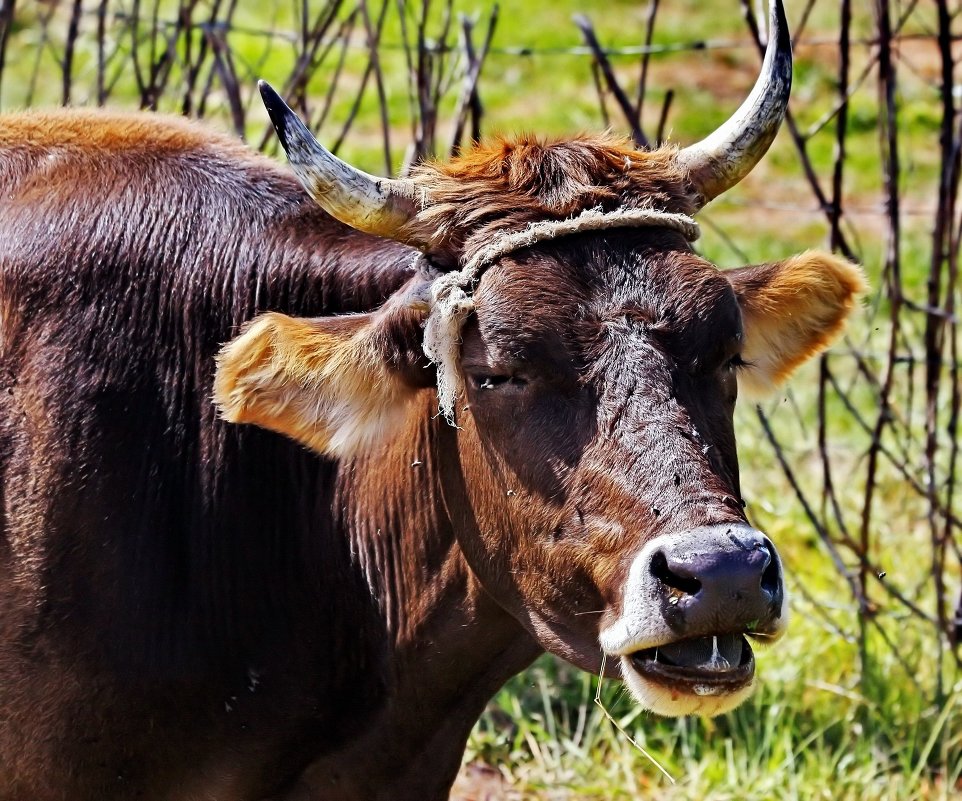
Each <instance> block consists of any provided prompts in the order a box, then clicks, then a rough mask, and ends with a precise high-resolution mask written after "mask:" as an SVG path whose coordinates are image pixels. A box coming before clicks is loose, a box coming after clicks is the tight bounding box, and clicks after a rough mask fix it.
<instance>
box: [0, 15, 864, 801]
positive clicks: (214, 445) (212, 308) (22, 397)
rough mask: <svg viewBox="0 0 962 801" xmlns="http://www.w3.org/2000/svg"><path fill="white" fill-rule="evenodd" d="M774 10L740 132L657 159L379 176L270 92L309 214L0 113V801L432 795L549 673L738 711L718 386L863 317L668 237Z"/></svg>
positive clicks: (710, 189) (854, 285)
mask: <svg viewBox="0 0 962 801" xmlns="http://www.w3.org/2000/svg"><path fill="white" fill-rule="evenodd" d="M773 21H774V25H775V27H774V28H773V30H774V33H773V35H772V37H771V38H772V40H773V44H771V45H770V48H769V56H768V59H767V60H766V65H767V66H766V69H765V72H764V75H763V78H762V79H761V80H760V84H759V85H760V86H761V87H762V88H761V90H759V89H758V87H756V92H755V93H753V97H754V100H752V98H750V99H749V101H750V102H749V103H748V106H749V107H748V112H750V113H748V115H747V119H748V122H747V123H746V121H745V118H746V113H745V108H746V107H743V109H742V112H741V113H742V118H741V120H740V121H739V120H736V122H734V123H731V124H729V126H728V127H727V128H726V129H723V130H722V131H721V132H720V133H718V134H716V135H714V136H713V137H711V138H709V140H706V142H705V143H703V144H702V145H700V146H697V147H693V148H688V149H686V150H683V151H676V150H672V149H664V150H659V151H655V152H652V153H644V152H637V151H635V150H633V149H632V148H630V147H629V146H628V145H626V144H625V143H623V142H619V141H616V140H614V139H611V138H604V137H582V138H579V139H574V140H568V141H558V142H549V143H545V142H541V141H538V140H535V139H525V140H520V141H514V142H509V141H503V142H497V143H494V144H492V145H489V146H485V147H479V148H477V149H476V150H475V151H473V152H472V153H469V154H467V155H466V156H464V157H462V158H460V159H456V160H455V161H453V162H452V163H450V164H443V165H426V166H423V167H422V168H420V169H419V171H418V172H417V173H416V175H415V176H414V177H413V178H412V179H410V180H409V181H388V180H383V179H374V178H372V177H371V176H367V175H365V174H364V173H360V172H358V171H356V170H353V168H350V167H349V166H348V165H345V164H343V162H339V161H337V160H336V159H334V158H333V157H332V156H330V154H328V153H327V152H326V151H324V150H323V148H321V147H320V146H319V145H318V144H317V143H316V142H314V141H313V140H312V139H311V138H310V136H309V134H307V133H306V130H305V129H303V127H302V126H300V125H299V123H298V121H297V120H296V118H295V117H294V116H293V115H292V114H291V113H290V111H289V110H288V109H286V107H284V106H283V104H282V103H281V101H280V100H279V98H277V97H276V95H274V94H273V93H272V92H271V91H270V90H269V89H267V88H265V89H264V93H265V99H266V100H267V103H268V108H269V110H270V112H271V115H272V118H273V119H274V122H275V125H276V127H277V128H278V132H279V134H280V135H281V138H282V141H283V143H284V145H285V147H286V148H287V150H288V153H289V155H290V157H291V160H292V162H293V163H294V165H295V168H296V169H297V172H298V174H299V177H300V178H301V181H302V183H303V185H304V186H305V187H306V188H307V190H308V192H307V193H305V191H304V190H303V189H302V188H301V186H299V185H298V183H297V182H296V181H295V179H294V178H293V176H290V175H289V174H288V173H287V171H285V170H282V169H281V168H280V167H278V166H276V165H274V164H273V163H272V162H270V161H268V160H266V159H263V158H261V157H259V156H257V155H254V154H252V153H250V152H249V151H248V150H247V149H246V148H244V147H243V146H242V145H240V144H239V143H236V142H233V141H232V140H230V139H228V138H226V137H223V136H220V135H217V134H214V133H212V132H210V131H208V130H206V129H204V128H202V127H200V126H197V125H194V124H191V123H188V122H185V121H183V120H175V119H168V118H163V117H158V116H147V115H122V114H111V113H93V112H83V111H63V112H51V113H47V114H43V113H35V114H23V115H16V116H8V117H5V118H0V188H2V192H0V389H2V391H0V487H2V514H3V518H2V533H0V801H25V799H30V801H110V800H112V799H117V800H118V801H119V800H120V799H123V800H124V801H127V800H128V799H145V801H192V800H193V799H197V800H198V801H200V799H212V800H215V801H228V800H229V801H247V800H250V801H258V800H259V799H284V801H315V800H316V801H322V800H323V801H338V800H340V799H343V800H345V801H346V800H347V799H392V800H393V801H402V800H403V799H418V801H428V800H429V799H441V798H444V797H445V796H446V794H447V792H448V788H449V787H450V785H451V782H452V781H453V779H454V776H455V774H456V772H457V770H458V766H459V764H460V759H461V755H462V751H463V748H464V743H465V741H466V738H467V736H468V733H469V731H470V729H471V727H472V725H473V724H474V722H475V720H476V719H477V717H478V715H479V714H480V712H481V710H482V708H483V706H484V704H485V703H486V701H487V700H488V699H489V698H490V697H491V695H492V694H493V693H494V692H495V690H496V689H497V688H498V687H500V686H501V684H502V683H503V682H504V681H505V680H506V679H507V678H508V677H510V676H511V675H513V674H515V673H517V672H518V671H519V670H521V669H523V668H524V667H525V666H526V665H528V664H529V663H530V662H531V661H532V660H533V659H534V658H535V657H536V656H537V655H538V654H539V653H542V652H543V651H544V650H546V649H547V650H549V651H551V652H553V653H555V654H557V655H559V656H561V657H563V658H565V659H568V660H569V661H571V662H573V663H574V664H576V665H578V666H580V667H582V668H584V669H586V670H591V671H595V672H597V671H599V670H601V669H602V664H603V661H604V664H605V665H606V668H605V669H606V671H607V673H608V675H609V676H612V677H620V678H624V679H625V680H626V681H627V683H628V686H629V688H630V689H631V691H632V693H633V695H634V696H635V698H636V699H637V700H638V701H639V702H640V703H642V704H644V705H645V706H646V707H647V708H649V709H652V710H654V711H656V712H659V713H662V714H688V713H693V712H701V713H705V714H715V713H718V712H721V711H724V710H726V709H729V708H731V707H732V706H734V705H735V704H737V703H738V702H739V701H740V700H742V699H743V698H744V697H745V696H746V695H747V694H748V693H749V692H750V690H751V687H752V684H753V681H754V659H753V656H752V650H751V647H750V646H749V640H748V639H746V637H749V638H751V637H754V638H756V639H766V638H767V639H773V638H775V637H777V636H778V635H779V634H780V633H781V632H782V630H783V629H784V623H785V616H786V612H785V599H784V589H783V574H782V566H781V563H780V561H779V558H778V556H777V554H776V552H775V548H774V545H773V544H772V543H771V542H770V541H769V540H768V539H767V538H766V537H765V536H764V535H763V534H762V533H761V532H758V531H756V530H755V529H753V528H752V527H751V526H750V525H749V523H748V522H747V520H746V518H745V515H744V511H743V504H742V502H741V491H740V487H739V480H738V466H737V460H736V455H735V442H734V432H733V424H732V411H733V406H734V402H735V396H736V392H737V386H738V384H739V383H742V384H745V385H746V386H748V387H749V388H754V389H758V388H764V387H767V386H771V385H774V384H775V383H777V382H778V381H780V380H781V379H782V378H784V376H785V375H787V373H789V372H790V371H791V370H792V369H793V368H794V367H795V366H796V365H797V364H798V363H800V362H801V361H803V360H804V359H805V358H807V357H808V356H810V355H812V354H813V353H816V352H818V351H819V350H820V349H821V348H823V347H825V346H826V345H827V344H828V342H829V341H830V339H831V338H832V337H833V336H834V335H835V334H836V333H837V332H838V330H839V329H840V327H841V326H842V324H843V322H844V319H845V316H846V315H847V313H848V311H849V310H850V308H851V307H852V304H853V302H854V298H855V296H856V294H857V293H858V291H859V290H860V289H861V277H860V274H859V272H858V271H857V270H856V269H855V268H854V267H852V266H851V265H848V264H847V263H845V262H842V261H840V260H837V259H835V258H833V257H831V256H828V255H825V254H816V253H808V254H804V255H802V256H798V257H794V258H790V259H788V260H786V261H784V262H779V263H773V264H768V265H759V266H755V267H747V268H743V269H739V270H733V271H729V272H724V273H723V272H719V271H718V270H717V269H715V268H714V267H713V266H712V265H711V264H709V263H707V262H706V261H704V260H703V259H702V258H700V257H699V256H698V255H697V254H696V253H695V252H694V251H693V249H692V247H691V245H690V242H689V240H690V239H691V237H692V233H691V231H692V230H693V224H691V223H690V221H688V222H685V220H688V217H687V215H691V214H693V213H695V212H696V211H697V209H698V208H699V206H700V205H702V204H703V203H704V202H707V201H708V200H710V199H711V198H712V197H714V196H715V195H717V194H718V193H719V192H721V191H724V189H726V188H727V187H728V186H730V185H731V184H732V183H734V182H736V181H737V180H738V179H739V178H740V177H742V175H744V173H745V172H747V170H748V169H750V167H751V165H752V164H754V162H755V161H757V160H758V158H759V157H760V156H761V153H762V152H764V149H765V147H767V145H768V143H769V142H770V141H771V138H772V137H773V136H774V129H775V128H777V119H780V117H781V114H782V113H783V111H784V99H785V97H786V96H787V86H781V85H780V84H779V83H778V80H777V79H778V77H779V71H781V72H782V73H784V68H785V65H784V58H785V57H786V56H785V53H786V52H787V31H785V29H784V20H783V18H782V17H781V10H780V7H778V6H776V8H775V10H774V16H773ZM779 48H781V58H782V61H778V58H779V52H778V49H779ZM773 54H774V55H773ZM788 69H789V70H790V66H789V68H788ZM766 81H767V83H766ZM784 82H785V81H784V74H783V75H782V83H783V84H784ZM773 87H774V88H773ZM779 87H780V88H779ZM775 89H777V90H778V91H775ZM773 93H774V94H776V95H779V97H781V99H780V100H778V101H777V102H776V103H775V110H774V111H772V110H771V107H772V102H773V101H772V95H773ZM736 116H737V115H736ZM776 118H777V119H776ZM733 126H734V127H733ZM746 126H747V127H746ZM753 126H754V128H753ZM311 196H313V200H312V198H311ZM315 200H316V201H317V202H318V203H320V204H321V205H322V206H323V207H324V209H325V210H326V211H325V210H322V209H320V208H318V207H317V205H315V202H314V201H315ZM647 210H653V211H652V214H651V215H649V214H648V211H647ZM585 215H595V216H585ZM649 217H650V219H649ZM580 219H584V220H588V219H592V220H594V219H600V220H601V221H602V223H603V224H600V225H598V226H595V227H594V228H592V227H591V226H588V225H585V226H583V230H574V231H572V230H571V225H570V222H565V221H571V220H580ZM627 220H632V221H634V222H633V223H632V224H628V223H627V222H626V221H627ZM638 220H643V221H644V220H647V222H644V223H643V224H639V223H638ZM679 220H682V222H678V221H679ZM544 224H546V225H547V226H548V227H547V228H544V227H542V228H539V229H537V230H539V231H547V232H548V234H546V235H544V236H542V237H541V238H540V239H538V238H537V237H533V236H532V237H531V238H529V239H525V238H524V236H522V237H521V239H519V240H517V241H516V240H515V239H507V238H504V237H510V236H512V235H517V234H519V232H521V233H523V232H525V231H529V230H534V229H532V228H530V226H537V225H544ZM552 226H554V227H552ZM575 227H576V228H577V227H578V226H577V225H576V226H575ZM492 242H494V243H495V244H497V243H501V244H502V245H504V246H503V247H501V249H500V250H498V249H497V248H495V249H494V250H493V251H492V253H494V254H495V255H494V256H493V257H492V258H491V259H489V260H487V261H483V260H479V259H476V258H475V256H476V254H478V253H479V252H480V251H481V250H482V249H483V248H484V247H486V246H490V245H491V243H492ZM525 242H527V244H525ZM504 243H514V244H513V245H512V246H511V247H507V246H506V245H505V244H504ZM472 259H474V261H472ZM466 264H467V265H472V264H473V265H474V266H475V267H476V268H477V269H474V270H473V272H472V273H471V275H470V276H468V278H467V279H465V280H462V278H464V276H461V277H458V276H457V275H456V273H457V271H458V270H459V269H461V268H462V267H464V265H466ZM445 275H450V276H454V278H455V279H457V280H454V279H452V280H449V281H447V283H446V284H444V282H440V283H439V280H440V279H439V277H440V276H445ZM468 279H469V280H468ZM442 285H444V286H445V287H446V289H445V290H444V291H445V292H448V293H449V292H451V291H452V290H454V289H456V290H457V291H458V292H460V293H461V294H460V295H458V296H457V297H458V298H460V300H459V301H458V303H460V305H457V304H454V305H451V303H448V305H445V303H446V302H447V301H448V300H450V297H451V296H450V295H444V296H443V297H442V295H443V293H442V292H441V291H440V289H439V287H441V286H442ZM446 299H447V300H446ZM452 309H454V312H452V311H451V310H452ZM442 312H443V313H444V314H448V315H449V316H450V314H453V313H456V314H458V315H460V316H458V317H456V318H451V319H454V320H455V323H456V324H455V325H453V326H452V325H448V326H447V328H445V326H444V325H442V323H444V319H439V318H438V315H439V314H441V313H442ZM451 319H448V322H451ZM425 326H427V329H428V331H429V332H431V334H430V335H431V336H432V337H434V340H433V341H434V344H433V346H432V347H430V348H428V352H429V353H430V354H431V355H432V359H433V360H434V364H432V363H431V362H429V360H428V359H427V358H426V357H425V342H424V338H425V336H426V334H425ZM445 331H447V332H448V333H447V334H445ZM439 332H440V333H439ZM452 332H453V334H452ZM445 336H447V339H445ZM224 343H228V344H226V345H224ZM445 348H447V349H446V350H445ZM215 373H216V375H215ZM439 381H440V382H441V384H442V387H443V388H444V390H445V391H444V392H442V395H441V398H442V408H443V411H445V412H446V414H447V416H449V417H450V418H451V419H452V421H453V422H455V423H456V425H450V424H449V422H448V421H447V420H446V419H445V416H443V415H439V414H438V397H439V395H438V383H439ZM452 399H453V403H452V402H451V400H452ZM213 401H216V404H217V407H218V408H219V410H220V419H219V417H218V411H217V408H215V403H214V402H213ZM235 423H251V424H254V425H235ZM262 429H271V430H270V431H265V430H262ZM276 432H280V434H283V435H285V436H279V435H278V433H276ZM292 440H294V441H292ZM305 446H306V447H305Z"/></svg>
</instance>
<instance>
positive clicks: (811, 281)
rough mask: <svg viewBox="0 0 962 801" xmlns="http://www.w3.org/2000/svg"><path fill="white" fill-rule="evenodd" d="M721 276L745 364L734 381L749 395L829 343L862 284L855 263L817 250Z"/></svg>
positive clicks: (763, 390)
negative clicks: (739, 325)
mask: <svg viewBox="0 0 962 801" xmlns="http://www.w3.org/2000/svg"><path fill="white" fill-rule="evenodd" d="M725 275H726V276H727V278H728V279H729V281H731V284H732V286H733V287H734V288H735V294H736V296H737V297H738V303H739V305H740V306H741V310H742V319H743V322H744V330H745V343H744V347H743V349H742V358H743V359H744V360H745V361H746V362H747V363H748V364H749V367H748V368H747V369H745V370H743V371H741V373H740V374H739V378H738V384H739V389H741V390H743V391H744V392H745V394H746V395H748V397H750V398H760V397H763V396H764V395H765V394H767V393H770V392H771V391H772V390H774V389H775V388H776V387H777V386H778V384H780V383H781V382H782V381H783V380H784V379H786V378H787V377H788V376H789V375H790V374H791V372H792V371H793V370H794V369H795V368H796V367H798V366H799V365H800V364H801V363H802V362H804V361H805V360H806V359H809V358H810V357H812V356H815V355H816V354H818V353H820V352H821V351H823V350H824V349H825V348H827V347H828V346H829V345H831V344H832V342H833V341H834V340H835V338H836V337H837V336H838V335H839V334H840V333H841V331H842V329H843V328H844V327H845V321H846V320H847V319H848V316H849V314H850V313H851V311H852V309H853V308H854V307H855V305H856V303H857V301H858V297H859V295H860V294H862V293H863V292H864V291H865V290H866V288H867V285H866V283H865V277H864V275H863V274H862V271H861V270H860V269H859V268H858V267H856V266H855V265H854V264H851V263H850V262H847V261H845V260H844V259H840V258H838V257H837V256H833V255H831V254H829V253H822V252H819V251H808V252H806V253H802V254H801V255H798V256H793V257H792V258H790V259H786V260H785V261H780V262H772V263H770V264H759V265H755V266H752V267H742V268H740V269H737V270H729V271H727V272H726V273H725Z"/></svg>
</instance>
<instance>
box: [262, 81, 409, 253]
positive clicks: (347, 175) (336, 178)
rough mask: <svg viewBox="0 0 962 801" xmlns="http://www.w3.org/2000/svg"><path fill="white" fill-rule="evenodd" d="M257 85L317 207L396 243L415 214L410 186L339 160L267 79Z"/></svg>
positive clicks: (299, 176)
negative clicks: (402, 229) (368, 172)
mask: <svg viewBox="0 0 962 801" xmlns="http://www.w3.org/2000/svg"><path fill="white" fill-rule="evenodd" d="M257 86H258V88H259V89H260V91H261V97H262V98H263V100H264V105H265V106H266V107H267V113H268V114H269V115H270V118H271V122H272V123H273V124H274V130H275V131H277V136H278V138H279V139H280V140H281V144H282V145H283V146H284V151H285V152H286V153H287V158H288V160H289V161H290V163H291V166H292V167H293V168H294V172H295V173H296V174H297V177H298V178H299V179H300V181H301V183H302V184H303V185H304V188H305V189H306V190H307V192H308V194H309V195H310V196H311V197H312V198H314V200H315V201H317V203H318V205H320V207H321V208H322V209H324V211H326V212H327V213H328V214H330V215H331V216H332V217H336V218H337V219H338V220H340V221H341V222H342V223H345V224H346V225H350V226H351V227H352V228H356V229H357V230H358V231H364V232H366V233H369V234H376V235H377V236H383V237H386V238H388V239H400V238H401V237H399V236H398V233H399V231H400V229H401V228H402V227H403V226H404V224H405V223H407V222H408V221H409V220H410V219H411V218H412V217H413V216H414V215H415V214H416V213H417V206H416V204H415V201H414V198H415V195H416V187H415V185H414V183H413V182H412V181H404V180H394V179H391V178H376V177H375V176H373V175H368V174H367V173H366V172H364V171H362V170H359V169H357V168H355V167H352V166H351V165H350V164H348V163H347V162H344V161H341V160H340V159H339V158H338V157H337V156H335V155H334V154H333V153H331V152H330V151H329V150H328V149H327V148H325V147H324V146H323V145H321V143H320V142H318V141H317V140H316V139H315V138H314V135H313V134H312V133H311V132H310V131H309V130H308V128H307V126H306V125H305V124H304V123H303V122H301V120H300V118H299V117H298V116H297V115H296V114H295V113H294V112H293V111H291V109H290V108H289V107H288V105H287V104H286V103H285V102H284V101H283V100H282V99H281V96H280V95H279V94H277V92H275V91H274V89H273V88H272V87H271V86H270V85H269V84H268V83H267V82H266V81H258V83H257Z"/></svg>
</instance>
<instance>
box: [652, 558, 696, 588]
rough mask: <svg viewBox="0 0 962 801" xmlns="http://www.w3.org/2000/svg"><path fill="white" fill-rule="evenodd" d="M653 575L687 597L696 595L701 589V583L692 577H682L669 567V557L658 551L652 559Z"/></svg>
mask: <svg viewBox="0 0 962 801" xmlns="http://www.w3.org/2000/svg"><path fill="white" fill-rule="evenodd" d="M651 575H653V576H654V577H655V578H656V579H658V580H659V581H660V582H661V583H662V584H666V585H667V586H669V587H671V588H672V589H673V590H678V591H679V592H683V593H685V594H686V595H695V594H697V593H698V591H699V590H700V589H701V582H700V581H699V580H698V579H696V578H692V577H691V576H680V575H678V573H675V572H673V571H672V569H671V568H670V567H668V557H666V556H665V554H664V552H662V551H657V552H656V553H655V555H654V556H652V557H651Z"/></svg>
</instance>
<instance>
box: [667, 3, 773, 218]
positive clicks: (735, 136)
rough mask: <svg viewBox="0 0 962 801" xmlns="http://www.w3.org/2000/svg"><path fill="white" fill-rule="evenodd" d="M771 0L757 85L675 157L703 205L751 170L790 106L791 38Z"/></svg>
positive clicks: (767, 146)
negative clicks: (716, 125) (723, 120)
mask: <svg viewBox="0 0 962 801" xmlns="http://www.w3.org/2000/svg"><path fill="white" fill-rule="evenodd" d="M769 5H770V9H769V20H770V21H769V26H768V47H767V48H766V50H765V61H764V63H763V64H762V72H761V75H760V76H759V78H758V81H757V82H756V83H755V88H754V89H752V92H751V94H750V95H749V96H748V98H747V99H746V100H745V102H744V103H742V105H741V107H739V109H738V111H736V112H735V113H734V115H733V116H732V117H731V119H729V120H728V122H726V123H725V124H724V125H722V126H721V127H720V128H719V129H718V130H716V131H715V132H714V133H712V134H711V135H710V136H708V138H707V139H703V140H702V141H701V142H698V143H697V144H694V145H691V146H689V147H686V148H685V149H684V150H682V151H681V152H680V153H679V154H678V156H677V159H678V163H679V165H680V166H682V167H683V168H685V169H686V170H687V172H688V177H689V181H690V182H691V185H692V188H694V190H695V191H696V192H697V193H698V196H699V199H700V203H699V208H700V207H701V206H704V205H705V204H706V203H708V202H709V201H710V200H712V199H714V198H716V197H718V196H719V195H720V194H721V193H722V192H725V191H727V190H728V189H731V188H732V187H733V186H734V185H735V184H737V183H738V182H739V181H740V180H741V179H742V178H744V177H745V176H746V175H748V173H749V172H751V170H752V168H753V167H754V166H755V165H756V164H758V162H759V161H760V160H761V158H762V156H764V155H765V152H766V151H767V150H768V148H769V146H770V145H771V144H772V141H773V140H774V139H775V134H777V133H778V129H779V127H780V126H781V124H782V120H783V119H784V117H785V112H786V111H787V110H788V95H789V93H790V92H791V89H792V40H791V37H790V36H789V34H788V23H787V22H786V21H785V9H784V8H783V7H782V0H769Z"/></svg>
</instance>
